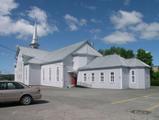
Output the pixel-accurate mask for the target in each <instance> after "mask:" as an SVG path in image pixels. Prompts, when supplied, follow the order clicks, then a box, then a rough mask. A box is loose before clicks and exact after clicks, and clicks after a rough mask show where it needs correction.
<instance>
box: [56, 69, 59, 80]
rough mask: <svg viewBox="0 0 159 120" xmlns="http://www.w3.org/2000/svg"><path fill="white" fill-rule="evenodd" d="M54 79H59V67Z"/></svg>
mask: <svg viewBox="0 0 159 120" xmlns="http://www.w3.org/2000/svg"><path fill="white" fill-rule="evenodd" d="M56 79H57V81H59V67H57V74H56Z"/></svg>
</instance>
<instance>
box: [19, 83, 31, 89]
mask: <svg viewBox="0 0 159 120" xmlns="http://www.w3.org/2000/svg"><path fill="white" fill-rule="evenodd" d="M19 83H20V84H21V85H23V86H24V87H26V88H29V86H28V85H25V84H24V83H21V82H19Z"/></svg>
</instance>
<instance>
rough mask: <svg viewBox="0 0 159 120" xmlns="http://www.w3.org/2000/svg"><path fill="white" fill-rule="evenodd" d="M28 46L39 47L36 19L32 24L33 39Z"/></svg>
mask: <svg viewBox="0 0 159 120" xmlns="http://www.w3.org/2000/svg"><path fill="white" fill-rule="evenodd" d="M30 47H31V48H35V49H38V48H39V44H38V35H37V24H36V21H35V25H34V33H33V39H32V41H31V44H30Z"/></svg>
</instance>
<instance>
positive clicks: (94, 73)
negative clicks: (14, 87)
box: [15, 25, 150, 89]
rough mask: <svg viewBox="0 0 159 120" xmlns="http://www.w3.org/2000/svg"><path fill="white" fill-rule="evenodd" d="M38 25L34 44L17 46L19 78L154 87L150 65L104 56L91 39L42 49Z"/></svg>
mask: <svg viewBox="0 0 159 120" xmlns="http://www.w3.org/2000/svg"><path fill="white" fill-rule="evenodd" d="M38 47H39V44H38V38H37V27H36V25H35V30H34V34H33V40H32V42H31V44H30V47H22V46H18V47H17V54H16V66H15V81H19V82H23V83H25V84H27V85H44V86H54V87H60V88H66V87H74V86H84V87H90V88H108V89H127V88H132V89H146V88H149V87H150V70H149V68H150V66H149V65H147V64H145V63H143V62H142V61H140V60H138V59H136V58H132V59H125V58H122V57H120V56H119V55H116V54H114V55H108V56H102V55H101V54H100V53H99V52H98V51H97V50H96V49H95V48H94V47H93V46H92V45H91V44H90V43H89V42H88V41H82V42H79V43H75V44H73V45H69V46H66V47H64V48H61V49H58V50H55V51H52V52H49V51H45V50H40V49H38Z"/></svg>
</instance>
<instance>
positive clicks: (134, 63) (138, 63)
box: [127, 58, 150, 67]
mask: <svg viewBox="0 0 159 120" xmlns="http://www.w3.org/2000/svg"><path fill="white" fill-rule="evenodd" d="M127 63H128V66H129V67H150V66H149V65H147V64H146V63H144V62H142V61H141V60H139V59H137V58H131V59H127Z"/></svg>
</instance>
